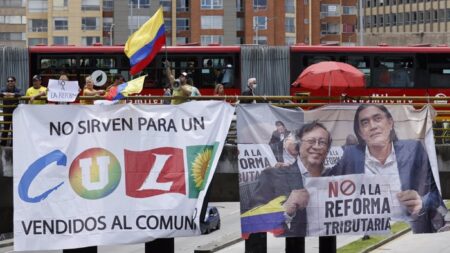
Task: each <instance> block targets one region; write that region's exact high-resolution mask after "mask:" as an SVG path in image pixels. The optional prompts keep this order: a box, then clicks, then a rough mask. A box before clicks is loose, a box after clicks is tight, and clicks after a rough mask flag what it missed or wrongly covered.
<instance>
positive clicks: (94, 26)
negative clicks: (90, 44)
mask: <svg viewBox="0 0 450 253" xmlns="http://www.w3.org/2000/svg"><path fill="white" fill-rule="evenodd" d="M98 23H99V18H95V17H84V18H81V30H83V31H95V30H98V29H99V25H98Z"/></svg>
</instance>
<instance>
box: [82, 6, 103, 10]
mask: <svg viewBox="0 0 450 253" xmlns="http://www.w3.org/2000/svg"><path fill="white" fill-rule="evenodd" d="M81 10H82V11H99V10H100V5H81Z"/></svg>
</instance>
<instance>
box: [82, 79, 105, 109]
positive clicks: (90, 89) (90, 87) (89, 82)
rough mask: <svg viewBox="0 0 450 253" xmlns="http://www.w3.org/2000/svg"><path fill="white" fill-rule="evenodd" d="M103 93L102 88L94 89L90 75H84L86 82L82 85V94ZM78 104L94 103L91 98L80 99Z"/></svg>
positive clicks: (93, 94)
mask: <svg viewBox="0 0 450 253" xmlns="http://www.w3.org/2000/svg"><path fill="white" fill-rule="evenodd" d="M103 95H105V91H104V90H95V89H94V80H93V79H92V77H91V76H87V77H86V84H85V85H84V89H83V96H103ZM80 104H83V105H92V104H94V101H93V100H84V99H82V100H80Z"/></svg>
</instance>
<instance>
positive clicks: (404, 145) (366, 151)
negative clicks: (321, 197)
mask: <svg viewBox="0 0 450 253" xmlns="http://www.w3.org/2000/svg"><path fill="white" fill-rule="evenodd" d="M354 132H355V134H356V137H357V138H358V143H359V144H358V145H353V146H348V147H346V148H345V150H344V154H343V157H342V159H341V160H340V161H339V162H338V164H337V165H336V166H335V167H334V168H333V169H332V170H331V171H330V174H331V175H346V174H366V175H387V176H389V177H390V178H391V182H390V184H391V186H392V187H394V188H395V185H398V186H400V188H401V189H391V190H392V191H398V194H397V198H398V200H399V202H400V204H401V205H402V206H403V207H404V208H405V209H406V210H405V215H406V216H407V218H406V219H407V220H408V221H409V222H410V225H411V227H412V230H413V232H414V233H429V232H436V231H437V230H438V229H439V228H440V227H442V225H443V214H445V212H446V208H445V207H444V204H443V202H442V198H441V196H440V194H439V191H438V189H437V187H436V183H435V181H434V178H433V174H432V171H431V167H430V162H429V160H428V155H427V153H426V151H425V149H424V148H423V146H422V144H421V143H420V141H417V140H398V138H397V135H396V133H395V130H394V120H393V118H392V115H391V113H390V112H389V111H388V109H387V108H386V107H385V106H383V105H377V104H362V105H360V106H359V107H358V109H357V110H356V113H355V119H354Z"/></svg>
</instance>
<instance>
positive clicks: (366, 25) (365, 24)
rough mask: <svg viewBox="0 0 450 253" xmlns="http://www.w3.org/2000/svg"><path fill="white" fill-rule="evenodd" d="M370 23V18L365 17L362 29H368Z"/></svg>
mask: <svg viewBox="0 0 450 253" xmlns="http://www.w3.org/2000/svg"><path fill="white" fill-rule="evenodd" d="M371 21H372V19H371V18H370V16H369V17H366V18H365V19H364V27H366V28H370V25H371Z"/></svg>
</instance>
